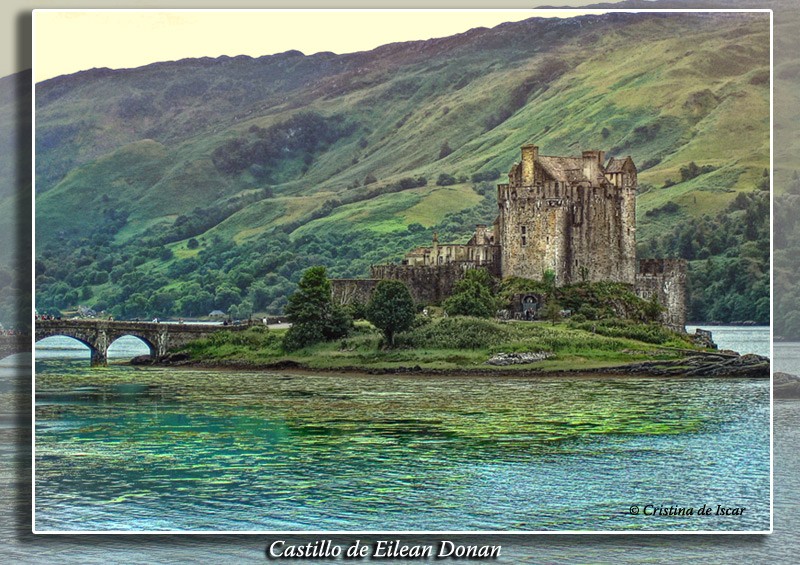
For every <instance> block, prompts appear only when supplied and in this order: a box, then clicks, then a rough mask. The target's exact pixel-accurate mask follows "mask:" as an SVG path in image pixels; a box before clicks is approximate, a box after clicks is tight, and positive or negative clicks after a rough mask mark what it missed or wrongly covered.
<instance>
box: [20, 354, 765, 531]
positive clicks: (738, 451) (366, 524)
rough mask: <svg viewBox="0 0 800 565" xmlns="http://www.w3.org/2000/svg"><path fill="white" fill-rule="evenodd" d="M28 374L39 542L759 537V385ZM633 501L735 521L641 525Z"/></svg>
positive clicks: (114, 371)
mask: <svg viewBox="0 0 800 565" xmlns="http://www.w3.org/2000/svg"><path fill="white" fill-rule="evenodd" d="M37 365H38V374H37V408H36V416H37V430H36V434H37V473H36V482H37V526H38V528H40V529H71V528H81V529H114V528H119V529H164V528H167V529H209V528H210V529H227V530H242V529H262V530H263V529H271V530H281V529H328V530H338V529H348V530H352V529H378V530H387V529H389V530H397V529H402V530H408V529H413V530H448V529H449V530H453V529H459V530H460V529H492V530H505V529H598V528H599V529H628V528H635V529H641V528H648V529H656V530H657V529H669V528H676V529H699V530H707V529H763V528H767V527H768V524H769V522H768V511H769V508H768V500H769V421H768V418H769V389H768V383H766V382H763V381H743V380H730V381H724V380H718V379H717V380H703V379H611V378H606V379H596V378H592V379H588V378H580V377H574V378H567V379H559V380H554V379H546V378H544V379H543V378H538V379H537V378H510V379H500V380H498V379H491V378H473V379H464V378H445V377H435V378H430V377H419V376H415V377H406V376H403V377H398V376H386V377H380V378H376V377H363V376H355V375H343V376H334V375H279V374H263V373H258V372H241V373H227V372H220V371H206V370H178V371H176V370H166V369H161V368H152V367H147V368H134V367H129V366H117V367H110V368H107V369H95V370H91V371H87V368H86V367H85V364H84V363H83V362H82V361H69V360H55V359H53V360H48V361H43V362H42V363H40V364H39V363H37ZM87 375H88V376H87ZM639 501H652V502H658V503H672V502H670V501H674V502H675V503H683V504H695V502H699V504H703V503H706V502H709V503H710V502H713V501H717V502H718V503H725V504H734V503H741V504H744V505H746V506H747V507H748V508H750V509H752V513H750V515H749V516H745V517H743V518H738V517H737V518H736V519H733V518H730V517H728V518H715V519H714V521H708V520H706V521H703V520H697V519H694V520H688V521H687V520H686V519H680V520H677V519H674V518H663V519H659V520H658V521H655V520H653V519H652V518H651V519H649V520H647V519H645V518H644V517H643V516H638V517H637V516H631V515H630V514H629V513H626V512H625V510H626V509H628V508H629V507H630V505H631V503H632V502H639Z"/></svg>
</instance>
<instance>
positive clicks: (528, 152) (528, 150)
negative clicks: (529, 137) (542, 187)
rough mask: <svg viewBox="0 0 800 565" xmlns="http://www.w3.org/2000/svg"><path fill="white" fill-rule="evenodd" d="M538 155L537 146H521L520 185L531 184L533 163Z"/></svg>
mask: <svg viewBox="0 0 800 565" xmlns="http://www.w3.org/2000/svg"><path fill="white" fill-rule="evenodd" d="M538 157H539V148H538V147H537V146H536V145H523V146H522V162H521V163H520V165H522V186H531V185H533V170H534V163H535V162H536V159H537V158H538Z"/></svg>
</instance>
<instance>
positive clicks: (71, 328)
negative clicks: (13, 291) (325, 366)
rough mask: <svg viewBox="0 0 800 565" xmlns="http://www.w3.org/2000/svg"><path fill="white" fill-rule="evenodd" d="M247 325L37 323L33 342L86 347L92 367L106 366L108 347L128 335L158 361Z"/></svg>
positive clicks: (106, 321) (75, 321)
mask: <svg viewBox="0 0 800 565" xmlns="http://www.w3.org/2000/svg"><path fill="white" fill-rule="evenodd" d="M249 327H250V323H246V324H235V325H232V326H223V325H210V324H166V323H163V322H122V321H121V322H116V321H111V320H37V321H36V341H39V340H40V339H44V338H46V337H51V336H56V335H63V336H67V337H71V338H73V339H76V340H78V341H80V342H81V343H82V344H84V345H86V346H87V347H88V348H89V350H90V351H91V352H92V366H94V365H106V364H107V363H108V347H109V346H110V345H111V344H112V343H114V341H116V340H117V339H119V338H121V337H123V336H126V335H132V336H135V337H138V338H139V339H141V340H142V341H143V342H144V343H145V344H147V347H149V348H150V356H151V357H153V359H162V358H163V357H164V356H166V354H167V353H168V352H169V351H170V350H172V349H177V348H179V347H182V346H184V345H186V344H187V343H189V342H190V341H193V340H196V339H201V338H204V337H208V336H210V335H212V334H213V333H214V332H218V331H221V330H228V331H241V330H245V329H247V328H249Z"/></svg>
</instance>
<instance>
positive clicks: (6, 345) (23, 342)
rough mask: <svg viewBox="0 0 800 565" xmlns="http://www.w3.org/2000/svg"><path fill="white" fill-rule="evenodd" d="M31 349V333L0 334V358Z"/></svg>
mask: <svg viewBox="0 0 800 565" xmlns="http://www.w3.org/2000/svg"><path fill="white" fill-rule="evenodd" d="M30 350H31V334H15V335H6V334H4V335H0V359H5V358H6V357H8V356H9V355H14V354H15V353H24V352H26V351H30Z"/></svg>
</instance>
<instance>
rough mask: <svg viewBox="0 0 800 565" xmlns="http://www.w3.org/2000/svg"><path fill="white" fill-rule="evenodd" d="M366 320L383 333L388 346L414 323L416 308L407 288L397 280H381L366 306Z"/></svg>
mask: <svg viewBox="0 0 800 565" xmlns="http://www.w3.org/2000/svg"><path fill="white" fill-rule="evenodd" d="M366 313H367V320H369V321H370V322H371V323H372V325H374V326H375V327H376V328H378V329H379V330H381V331H382V332H383V335H384V336H385V337H386V342H387V343H388V344H389V346H394V336H395V334H397V333H398V332H403V331H405V330H407V329H409V328H410V327H411V325H412V324H413V323H414V316H415V315H416V308H415V307H414V299H413V298H411V293H410V292H408V287H406V285H405V284H403V283H402V282H400V281H397V280H382V281H381V282H379V283H378V285H377V286H376V287H375V291H374V292H373V293H372V296H371V297H370V299H369V303H368V304H367V312H366Z"/></svg>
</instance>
